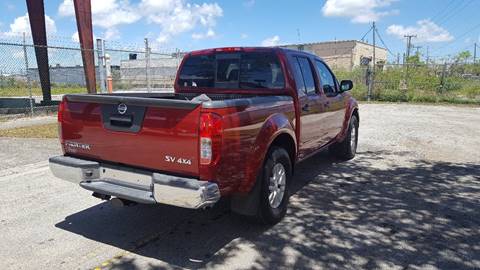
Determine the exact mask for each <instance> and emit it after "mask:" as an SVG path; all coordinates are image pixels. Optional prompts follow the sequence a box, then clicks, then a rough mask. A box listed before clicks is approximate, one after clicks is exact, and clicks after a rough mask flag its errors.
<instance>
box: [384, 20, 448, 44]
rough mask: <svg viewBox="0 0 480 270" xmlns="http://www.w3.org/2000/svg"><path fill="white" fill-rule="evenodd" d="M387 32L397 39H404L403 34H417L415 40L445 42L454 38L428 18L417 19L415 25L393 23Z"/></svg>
mask: <svg viewBox="0 0 480 270" xmlns="http://www.w3.org/2000/svg"><path fill="white" fill-rule="evenodd" d="M387 33H388V34H390V35H393V36H396V37H397V38H399V39H404V36H405V35H417V37H416V38H415V41H417V42H446V41H452V40H453V39H454V37H453V36H452V35H451V34H450V33H449V32H448V31H447V30H446V29H444V28H442V27H440V26H438V25H437V24H435V23H434V22H432V21H430V20H429V19H426V20H420V21H417V24H416V25H415V26H403V25H397V24H393V25H390V26H389V27H388V28H387Z"/></svg>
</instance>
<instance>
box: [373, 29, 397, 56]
mask: <svg viewBox="0 0 480 270" xmlns="http://www.w3.org/2000/svg"><path fill="white" fill-rule="evenodd" d="M375 32H376V33H377V35H378V38H379V39H380V42H382V44H383V46H384V47H385V49H387V52H388V53H390V54H391V55H392V56H393V57H396V55H395V54H394V53H393V52H392V51H391V50H390V48H388V46H387V44H385V42H384V41H383V38H382V36H380V33H379V32H378V28H375Z"/></svg>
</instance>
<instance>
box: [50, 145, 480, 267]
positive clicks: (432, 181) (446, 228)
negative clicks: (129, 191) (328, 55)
mask: <svg viewBox="0 0 480 270" xmlns="http://www.w3.org/2000/svg"><path fill="white" fill-rule="evenodd" d="M409 156H412V153H409V152H387V151H366V152H360V153H358V156H357V158H355V159H354V160H353V161H347V162H338V161H335V160H332V159H330V158H328V156H327V155H326V154H325V153H320V154H318V155H316V156H314V157H312V158H311V159H309V160H307V161H305V162H303V163H300V164H299V165H298V167H297V169H296V176H295V178H294V179H295V184H294V188H293V189H294V192H295V194H294V195H293V196H292V197H291V207H290V208H289V213H288V214H287V217H286V218H285V219H284V220H283V221H282V222H281V223H279V224H277V225H275V226H273V227H265V226H260V225H256V224H252V223H250V222H249V221H248V220H245V219H243V218H242V217H239V216H236V215H234V214H231V213H230V212H229V210H228V204H227V203H226V202H221V203H219V204H218V205H217V206H216V207H214V208H213V209H210V210H206V211H191V210H186V209H180V208H174V207H168V206H147V205H138V206H134V207H128V208H124V209H114V208H111V206H110V205H109V204H108V203H101V204H98V205H96V206H93V207H91V208H88V209H85V210H83V211H80V212H78V213H75V214H72V215H70V216H68V217H66V218H65V220H64V221H61V222H59V223H57V224H56V225H55V226H56V227H58V228H60V229H63V230H67V231H70V232H73V233H75V234H79V235H82V236H84V237H86V238H89V239H92V240H95V241H98V242H101V243H105V244H108V245H111V246H114V247H118V248H120V249H123V250H127V251H129V252H131V253H134V254H137V255H140V256H144V257H148V258H153V259H158V260H161V261H162V262H158V261H154V260H149V261H153V262H152V263H148V262H147V264H146V265H141V262H139V261H135V258H132V257H131V256H128V255H125V256H124V255H123V254H119V256H117V258H115V259H114V260H112V261H110V263H111V264H110V266H111V267H113V268H115V269H164V268H175V267H186V268H198V267H215V266H217V267H222V266H225V265H230V266H231V268H236V267H235V265H239V266H241V265H243V266H244V265H245V264H246V262H248V265H250V267H255V268H327V269H334V268H336V269H339V268H341V269H361V268H366V269H371V268H395V267H399V268H404V269H409V268H415V267H426V268H428V267H437V268H441V269H447V268H448V269H474V268H479V267H480V212H479V211H478V209H479V207H480V165H478V164H458V163H447V162H432V161H426V160H415V159H409V158H408V157H409ZM399 160H401V162H399ZM240 254H241V255H240ZM99 263H100V262H99ZM165 263H167V264H170V266H165V265H164V264H165Z"/></svg>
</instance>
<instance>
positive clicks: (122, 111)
mask: <svg viewBox="0 0 480 270" xmlns="http://www.w3.org/2000/svg"><path fill="white" fill-rule="evenodd" d="M127 109H128V108H127V105H125V103H120V104H118V107H117V110H118V113H119V114H125V113H126V112H127Z"/></svg>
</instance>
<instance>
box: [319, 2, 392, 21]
mask: <svg viewBox="0 0 480 270" xmlns="http://www.w3.org/2000/svg"><path fill="white" fill-rule="evenodd" d="M395 1H397V0H327V1H326V2H325V4H324V5H323V7H322V13H323V15H324V16H326V17H347V18H350V20H351V22H353V23H370V22H372V21H378V20H380V18H382V17H385V16H388V15H394V14H398V10H381V9H384V8H387V7H389V6H390V5H391V4H392V3H393V2H395Z"/></svg>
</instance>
